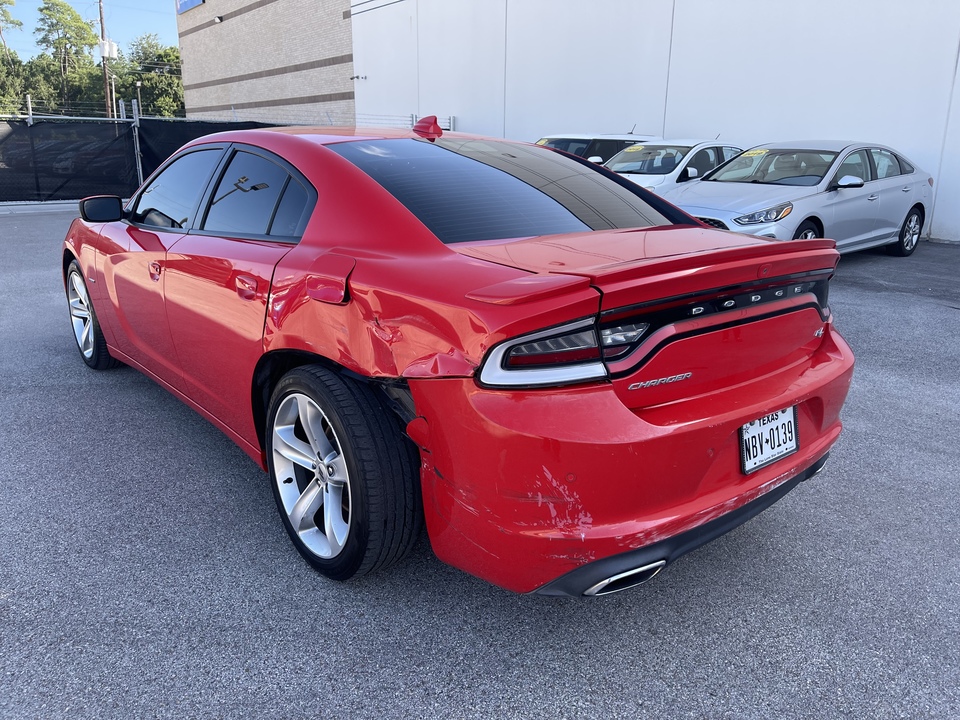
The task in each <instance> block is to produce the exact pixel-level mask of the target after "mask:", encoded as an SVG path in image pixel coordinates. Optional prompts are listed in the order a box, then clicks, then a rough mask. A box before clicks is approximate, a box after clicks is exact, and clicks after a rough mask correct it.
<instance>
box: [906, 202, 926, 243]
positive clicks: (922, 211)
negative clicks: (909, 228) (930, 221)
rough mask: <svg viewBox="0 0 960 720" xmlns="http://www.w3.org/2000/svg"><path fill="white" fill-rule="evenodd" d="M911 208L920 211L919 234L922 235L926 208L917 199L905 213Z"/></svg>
mask: <svg viewBox="0 0 960 720" xmlns="http://www.w3.org/2000/svg"><path fill="white" fill-rule="evenodd" d="M913 210H917V211H918V212H919V213H920V234H921V235H923V225H924V223H926V221H927V209H926V208H925V207H924V206H923V203H922V202H920V201H917V202H915V203H914V204H913V205H912V206H911V207H910V210H908V211H907V215H909V214H910V212H912V211H913Z"/></svg>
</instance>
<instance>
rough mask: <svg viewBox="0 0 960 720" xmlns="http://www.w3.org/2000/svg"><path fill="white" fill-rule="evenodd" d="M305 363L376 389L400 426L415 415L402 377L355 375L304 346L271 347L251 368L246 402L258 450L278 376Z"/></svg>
mask: <svg viewBox="0 0 960 720" xmlns="http://www.w3.org/2000/svg"><path fill="white" fill-rule="evenodd" d="M305 365H319V366H321V367H323V368H326V369H327V370H330V371H331V372H335V373H337V374H339V375H344V376H347V377H349V378H351V379H353V380H355V381H358V382H363V383H367V384H368V385H370V386H371V387H373V388H375V389H376V390H378V391H379V393H380V395H381V397H382V399H383V401H384V403H385V404H386V405H387V406H388V407H389V408H390V409H391V410H392V411H393V414H394V415H395V416H396V418H397V422H398V423H399V424H400V427H401V430H403V428H404V427H405V426H406V424H407V423H408V422H410V420H412V419H413V418H414V417H415V415H416V414H415V412H414V410H413V399H412V396H411V395H410V391H409V389H408V388H407V383H406V381H405V380H404V379H403V378H371V377H367V376H365V375H359V374H357V373H355V372H353V371H351V370H348V369H347V368H345V367H343V366H342V365H340V364H339V363H337V362H334V361H333V360H331V359H330V358H328V357H324V356H323V355H317V354H316V353H311V352H307V351H305V350H294V349H282V350H273V351H271V352H268V353H266V354H265V355H263V356H261V357H260V360H258V361H257V366H256V368H254V371H253V380H252V383H251V388H250V404H251V409H252V411H253V424H254V428H255V429H256V433H257V441H258V443H259V445H260V451H261V452H264V451H265V450H266V436H265V433H266V428H267V408H268V407H269V406H270V398H271V396H272V395H273V391H274V389H275V388H276V387H277V383H279V382H280V379H281V378H282V377H283V376H284V375H286V374H287V373H288V372H290V371H291V370H294V369H296V368H298V367H303V366H305Z"/></svg>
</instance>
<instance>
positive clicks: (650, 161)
mask: <svg viewBox="0 0 960 720" xmlns="http://www.w3.org/2000/svg"><path fill="white" fill-rule="evenodd" d="M688 152H690V147H689V146H681V145H649V144H646V143H637V144H636V145H631V146H630V147H628V148H625V149H624V150H623V152H621V153H618V154H617V155H615V156H614V157H612V158H610V160H609V162H607V168H608V169H610V170H613V172H615V173H623V174H624V175H669V174H670V173H672V172H673V171H674V170H675V169H676V167H677V165H678V164H679V163H680V161H681V160H683V158H684V157H686V155H687V153H688Z"/></svg>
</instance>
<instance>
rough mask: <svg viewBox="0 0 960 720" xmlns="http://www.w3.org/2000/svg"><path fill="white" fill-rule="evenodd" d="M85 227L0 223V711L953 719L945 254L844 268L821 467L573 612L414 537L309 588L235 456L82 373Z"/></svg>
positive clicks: (953, 487)
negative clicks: (832, 438) (843, 400)
mask: <svg viewBox="0 0 960 720" xmlns="http://www.w3.org/2000/svg"><path fill="white" fill-rule="evenodd" d="M0 210H2V209H0ZM71 217H72V211H70V212H64V211H62V210H59V211H53V212H18V213H12V214H10V213H7V214H4V213H3V212H0V308H2V310H0V347H2V353H0V717H2V718H41V717H42V718H66V717H69V718H131V717H141V718H148V717H171V718H190V717H204V718H207V717H237V718H239V717H244V718H271V717H277V718H313V717H327V718H345V717H358V718H367V717H369V718H441V717H443V718H446V717H451V718H454V717H455V718H460V717H462V718H594V717H596V718H600V717H603V718H621V717H622V718H650V717H660V718H764V719H768V718H808V717H816V718H844V717H851V718H956V717H958V716H960V640H958V638H960V499H958V498H960V443H958V439H957V437H958V431H957V428H958V418H960V411H958V408H960V380H958V376H960V331H958V329H960V283H958V280H957V278H958V276H960V246H958V245H945V244H934V243H928V242H924V243H921V245H920V247H919V249H918V250H917V252H916V254H915V255H914V256H913V257H911V258H906V259H901V258H893V257H888V256H887V255H886V254H885V253H883V252H882V251H879V252H865V253H859V254H855V255H851V256H845V257H844V258H843V259H842V260H841V263H840V268H839V272H838V274H837V277H836V279H835V281H834V283H833V285H832V290H831V298H830V300H831V306H832V308H833V311H834V314H835V316H836V318H837V324H838V326H839V328H840V330H841V332H842V333H843V334H844V336H845V337H846V339H847V340H848V341H849V342H850V344H851V345H852V346H853V348H854V351H855V352H856V355H857V369H856V373H855V377H854V383H853V388H852V390H851V393H850V397H849V399H848V402H847V405H846V407H845V410H844V414H843V417H844V422H845V431H844V434H843V436H842V437H841V440H840V442H839V444H838V446H837V447H836V448H835V450H834V452H833V454H832V456H831V460H830V461H829V462H828V464H827V469H826V471H825V472H824V473H822V474H821V475H820V476H819V477H818V478H816V479H815V480H813V481H811V482H808V483H804V484H802V485H800V486H799V487H798V488H797V489H796V490H794V491H793V492H792V493H790V494H789V495H788V496H787V497H786V498H785V499H784V500H782V501H781V502H780V503H778V504H777V505H775V506H774V507H772V508H771V509H770V510H768V511H766V512H765V513H763V514H761V515H760V516H758V517H757V518H755V519H754V520H752V521H750V522H749V523H747V524H746V525H744V526H742V527H740V528H738V529H737V530H735V531H734V532H732V533H730V534H729V535H726V536H724V537H722V538H720V539H719V540H717V541H715V542H713V543H711V544H710V545H707V546H705V547H703V548H701V549H700V550H697V551H696V552H694V553H692V554H690V555H687V556H686V557H684V558H683V559H681V560H680V561H678V562H677V563H675V564H674V565H672V566H670V567H669V568H668V569H667V570H666V571H665V572H664V573H663V574H661V575H660V576H659V577H657V578H656V579H654V580H653V581H652V582H651V583H649V584H647V585H645V586H643V587H642V588H638V589H635V590H632V591H628V592H624V593H620V594H617V595H613V596H609V597H607V598H602V599H596V600H592V601H580V600H554V599H545V598H541V597H534V596H518V595H513V594H510V593H508V592H506V591H503V590H500V589H498V588H495V587H492V586H489V585H487V584H485V583H483V582H482V581H479V580H476V579H474V578H471V577H469V576H467V575H464V574H463V573H461V572H459V571H457V570H455V569H453V568H450V567H448V566H445V565H443V564H441V563H440V562H439V561H438V560H436V558H435V557H434V556H433V555H432V553H431V551H430V548H429V543H428V542H427V540H426V538H425V537H424V539H423V540H422V541H421V542H420V544H419V545H418V547H417V548H416V550H415V551H414V553H413V555H412V557H411V558H410V559H408V560H407V561H406V562H404V563H401V564H400V565H398V566H396V567H394V568H392V569H390V570H389V571H387V572H383V573H380V574H377V575H374V576H370V577H367V578H365V579H362V580H360V581H355V582H351V583H347V584H336V583H332V582H329V581H327V580H325V579H323V578H322V577H321V576H319V575H318V574H316V573H314V572H313V571H311V570H310V569H309V568H308V566H307V565H306V564H305V563H304V562H303V561H302V560H301V559H300V557H299V556H298V555H297V554H296V552H295V551H294V549H293V547H292V546H291V544H290V542H289V540H288V539H287V536H286V534H285V532H284V530H283V527H282V526H281V523H280V519H279V517H278V515H277V511H276V508H275V505H274V502H273V498H272V496H271V492H270V487H269V485H268V482H267V476H266V474H265V473H263V472H262V471H261V470H260V469H259V468H258V467H256V466H255V465H254V464H253V463H252V462H251V461H250V460H249V459H248V458H247V457H246V455H244V454H243V452H242V451H241V450H240V449H239V448H237V447H236V446H234V445H233V443H231V442H230V441H229V440H228V439H227V438H226V437H225V436H223V435H222V434H221V433H220V432H219V431H217V430H216V429H215V428H214V427H213V426H211V425H210V424H208V423H207V422H206V421H205V420H203V419H202V418H201V417H200V416H198V415H196V414H195V413H194V412H193V411H191V410H189V409H188V408H187V407H186V406H184V405H182V404H181V403H180V402H179V401H177V400H176V399H174V398H173V397H172V396H171V395H169V394H167V393H166V392H165V391H164V390H162V389H160V388H159V387H158V386H157V385H155V384H154V383H153V382H152V381H150V380H148V379H147V378H145V377H144V376H142V375H140V374H139V373H137V372H135V371H133V370H131V369H129V368H122V369H119V370H116V371H111V372H106V373H97V372H94V371H91V370H89V369H87V367H86V366H85V365H84V364H83V363H82V362H81V359H80V357H79V355H78V353H77V350H76V346H75V343H74V340H73V337H72V334H71V329H70V325H69V322H68V319H67V309H66V302H65V300H64V296H63V287H62V283H61V278H60V270H59V267H60V243H61V241H62V239H63V235H64V233H65V231H66V228H67V226H68V224H69V221H70V219H71Z"/></svg>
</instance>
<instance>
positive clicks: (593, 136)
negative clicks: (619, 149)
mask: <svg viewBox="0 0 960 720" xmlns="http://www.w3.org/2000/svg"><path fill="white" fill-rule="evenodd" d="M540 139H541V140H564V139H569V140H637V141H639V140H659V139H660V138H659V137H657V136H656V135H634V134H633V133H625V134H622V135H609V134H606V133H559V134H555V135H543V136H542V137H541V138H540Z"/></svg>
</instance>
